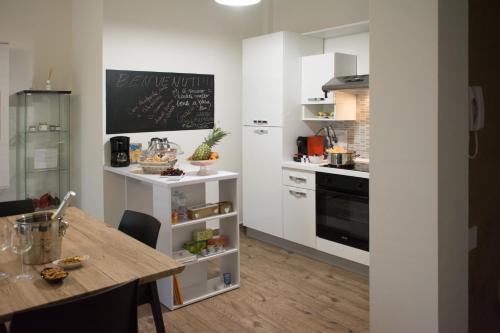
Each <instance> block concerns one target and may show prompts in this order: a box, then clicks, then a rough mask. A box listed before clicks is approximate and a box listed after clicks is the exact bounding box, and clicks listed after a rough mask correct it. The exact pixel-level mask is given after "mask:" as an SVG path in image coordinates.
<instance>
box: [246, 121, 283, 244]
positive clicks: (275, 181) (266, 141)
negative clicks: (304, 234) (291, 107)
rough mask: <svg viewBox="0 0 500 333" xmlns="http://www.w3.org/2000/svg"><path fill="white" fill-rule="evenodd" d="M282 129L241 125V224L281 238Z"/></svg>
mask: <svg viewBox="0 0 500 333" xmlns="http://www.w3.org/2000/svg"><path fill="white" fill-rule="evenodd" d="M282 146H283V129H281V128H279V127H251V126H243V175H242V178H243V224H244V225H245V226H247V227H249V228H252V229H256V230H259V231H262V232H265V233H268V234H271V235H273V236H277V237H283V222H282V215H281V213H282V204H281V160H282V158H281V156H282V152H283V148H282Z"/></svg>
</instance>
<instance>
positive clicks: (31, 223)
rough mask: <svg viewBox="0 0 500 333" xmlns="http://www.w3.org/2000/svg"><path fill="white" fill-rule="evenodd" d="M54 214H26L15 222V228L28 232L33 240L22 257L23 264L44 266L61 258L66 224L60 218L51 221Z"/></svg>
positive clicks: (44, 212) (48, 212)
mask: <svg viewBox="0 0 500 333" xmlns="http://www.w3.org/2000/svg"><path fill="white" fill-rule="evenodd" d="M61 205H63V204H61ZM62 212H63V213H64V210H62ZM54 214H56V213H55V212H53V211H43V212H37V213H32V214H26V215H23V216H22V217H21V218H18V219H17V220H16V224H15V226H16V227H22V228H25V229H27V230H29V231H30V232H31V234H32V238H33V246H32V247H31V249H30V250H29V251H28V252H27V253H26V255H25V256H24V263H25V264H28V265H40V264H46V263H49V262H52V261H54V260H56V259H59V257H60V256H61V246H62V239H63V237H64V234H65V233H66V229H67V228H68V223H67V222H66V221H64V219H63V218H62V217H61V218H57V219H52V215H54Z"/></svg>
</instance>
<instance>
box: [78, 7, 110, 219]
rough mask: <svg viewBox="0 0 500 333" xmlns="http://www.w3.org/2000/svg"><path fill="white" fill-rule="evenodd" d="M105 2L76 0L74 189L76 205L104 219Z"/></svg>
mask: <svg viewBox="0 0 500 333" xmlns="http://www.w3.org/2000/svg"><path fill="white" fill-rule="evenodd" d="M102 12H103V0H73V25H72V34H73V35H72V36H73V54H72V60H73V88H74V89H73V97H72V110H71V113H72V115H71V131H72V134H71V138H72V154H71V165H72V173H71V175H72V187H73V189H74V190H75V191H76V193H77V197H76V205H77V206H79V207H81V208H82V209H83V210H85V211H86V212H88V213H89V214H92V215H94V216H96V217H100V218H102V217H103V170H102V166H103V164H104V159H103V154H102V137H103V132H102V131H103V124H102V112H103V108H102V100H103V94H102V82H103V81H102V80H103V77H102V68H103V65H102Z"/></svg>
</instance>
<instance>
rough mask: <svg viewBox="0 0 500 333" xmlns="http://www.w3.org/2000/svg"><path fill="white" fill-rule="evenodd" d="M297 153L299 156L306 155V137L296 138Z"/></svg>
mask: <svg viewBox="0 0 500 333" xmlns="http://www.w3.org/2000/svg"><path fill="white" fill-rule="evenodd" d="M297 153H298V155H299V156H303V155H307V136H299V137H298V138H297Z"/></svg>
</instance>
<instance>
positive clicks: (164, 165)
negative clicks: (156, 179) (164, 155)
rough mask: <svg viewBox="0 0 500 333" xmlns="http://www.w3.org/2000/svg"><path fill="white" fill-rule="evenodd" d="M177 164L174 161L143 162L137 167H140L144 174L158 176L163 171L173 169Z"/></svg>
mask: <svg viewBox="0 0 500 333" xmlns="http://www.w3.org/2000/svg"><path fill="white" fill-rule="evenodd" d="M176 163H177V160H176V159H173V160H169V161H166V162H143V161H139V165H140V166H141V167H142V170H143V172H144V173H147V174H152V175H159V174H161V173H162V172H163V171H166V170H168V169H170V168H173V167H174V166H175V164H176Z"/></svg>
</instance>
